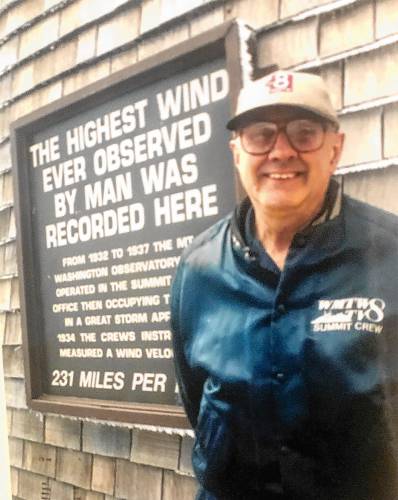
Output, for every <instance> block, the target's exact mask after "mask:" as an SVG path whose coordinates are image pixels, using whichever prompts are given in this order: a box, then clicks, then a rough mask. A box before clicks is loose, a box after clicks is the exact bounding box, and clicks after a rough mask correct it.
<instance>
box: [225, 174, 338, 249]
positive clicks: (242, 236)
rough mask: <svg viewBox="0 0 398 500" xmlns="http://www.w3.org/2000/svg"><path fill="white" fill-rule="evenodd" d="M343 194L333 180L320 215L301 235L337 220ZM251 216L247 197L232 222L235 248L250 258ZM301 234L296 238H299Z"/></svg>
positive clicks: (252, 213) (249, 202)
mask: <svg viewBox="0 0 398 500" xmlns="http://www.w3.org/2000/svg"><path fill="white" fill-rule="evenodd" d="M342 194H343V193H342V186H341V184H340V183H339V182H337V181H336V180H335V179H331V181H330V184H329V187H328V190H327V193H326V196H325V201H324V204H323V207H322V209H321V211H320V213H319V214H318V215H317V216H316V217H315V219H314V220H313V221H311V223H310V224H309V225H308V226H307V227H306V228H304V229H303V230H302V231H301V232H300V233H299V234H300V235H303V236H309V235H310V234H311V233H312V232H313V230H314V228H315V227H316V226H320V225H321V224H324V223H325V222H328V221H331V220H333V219H335V218H337V217H338V216H339V215H340V213H341V208H342ZM251 216H253V217H254V211H253V206H252V204H251V201H250V200H249V198H248V197H246V198H245V199H244V200H243V201H242V202H241V203H240V204H239V205H238V206H237V207H236V208H235V211H234V213H233V217H232V221H231V233H232V242H233V244H234V246H235V247H238V248H242V249H243V250H244V251H245V253H247V254H248V255H249V256H250V245H249V239H248V238H247V230H246V228H247V227H248V226H249V225H250V224H248V218H249V217H251ZM299 234H298V235H296V236H299Z"/></svg>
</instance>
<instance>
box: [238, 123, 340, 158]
mask: <svg viewBox="0 0 398 500" xmlns="http://www.w3.org/2000/svg"><path fill="white" fill-rule="evenodd" d="M301 121H305V122H310V123H315V124H316V125H320V126H321V128H322V132H323V133H322V138H321V141H320V144H319V145H317V146H316V147H314V148H309V149H308V148H304V149H299V148H297V147H296V146H295V145H294V144H293V143H292V141H291V139H290V137H289V134H288V131H287V127H288V126H289V125H290V124H291V123H294V122H301ZM259 123H264V124H270V125H272V126H276V134H275V138H274V140H273V142H272V143H271V145H270V146H269V148H267V149H265V150H264V151H261V152H252V151H249V150H248V149H247V144H245V140H244V132H245V130H246V129H248V128H249V127H251V126H253V125H257V124H259ZM329 129H331V130H332V131H334V132H337V130H338V128H337V126H336V125H335V124H334V123H332V122H329V121H324V120H315V119H313V118H294V119H293V120H289V121H288V122H286V123H285V124H283V125H279V124H278V123H276V122H272V121H265V120H264V121H258V122H255V123H252V124H250V125H247V126H246V127H242V128H241V129H240V130H239V131H238V135H239V138H240V142H241V144H242V148H243V150H244V151H245V152H246V153H248V154H249V155H252V156H262V155H265V154H268V153H269V152H270V151H272V149H273V148H274V146H275V144H276V141H277V140H278V137H279V134H280V133H281V132H283V133H284V134H285V137H286V139H287V141H288V143H289V144H290V146H291V147H292V148H293V149H294V151H296V152H297V153H313V152H315V151H318V150H319V149H321V147H322V146H323V145H324V143H325V135H326V132H327V131H328V130H329Z"/></svg>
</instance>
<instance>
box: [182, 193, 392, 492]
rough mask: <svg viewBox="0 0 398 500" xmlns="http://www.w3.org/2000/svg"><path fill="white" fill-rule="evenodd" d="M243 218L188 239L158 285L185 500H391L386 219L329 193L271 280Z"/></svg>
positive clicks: (240, 214) (240, 213)
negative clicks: (187, 453)
mask: <svg viewBox="0 0 398 500" xmlns="http://www.w3.org/2000/svg"><path fill="white" fill-rule="evenodd" d="M250 209H251V207H250V203H249V202H248V201H244V202H243V203H242V204H241V205H240V206H239V207H238V208H237V210H236V211H235V213H234V214H231V216H229V217H227V218H225V219H223V220H221V221H220V222H219V223H217V224H216V225H215V226H213V227H211V228H210V229H209V230H207V231H206V232H205V233H203V234H202V235H200V236H199V237H198V238H196V239H195V240H194V243H193V244H192V246H191V247H190V248H189V249H187V251H186V252H185V253H184V254H183V256H182V258H181V262H180V265H179V268H178V270H177V274H176V276H175V280H174V284H173V289H172V329H173V338H174V350H175V361H176V371H177V377H178V381H179V387H180V393H181V396H182V401H183V403H184V406H185V409H186V412H187V415H188V418H189V420H190V422H191V424H192V426H193V428H194V430H195V436H196V439H195V444H194V449H193V456H192V460H193V466H194V470H195V473H196V475H197V478H198V480H199V483H200V492H199V495H198V498H200V499H201V500H202V499H206V500H210V499H211V500H215V499H217V500H221V499H223V500H229V499H243V500H249V499H262V500H263V499H265V500H267V499H291V500H311V499H313V500H315V499H316V500H323V499H324V500H397V499H398V485H397V483H398V481H397V479H398V469H397V458H398V440H397V435H398V392H397V391H398V231H397V228H398V224H397V220H398V219H397V218H396V217H395V216H393V215H391V214H388V213H386V212H383V211H381V210H378V209H375V208H373V207H370V206H369V205H366V204H364V203H361V202H358V201H355V200H353V199H350V198H348V197H343V200H342V207H341V211H340V213H339V215H337V216H336V217H334V218H333V219H331V220H328V221H326V222H324V223H321V224H318V225H316V226H311V227H310V228H308V229H307V230H306V231H305V232H303V233H301V234H297V235H296V237H295V238H294V240H293V242H292V245H291V248H290V251H289V254H288V257H287V260H286V263H285V267H284V269H283V271H282V272H280V271H279V270H278V269H277V268H276V266H275V265H272V262H271V261H270V260H269V261H267V259H264V255H263V256H261V255H260V253H261V252H258V251H257V250H256V248H255V245H253V244H251V245H249V244H248V241H247V238H246V233H247V231H246V230H245V224H246V221H247V214H248V211H249V210H250Z"/></svg>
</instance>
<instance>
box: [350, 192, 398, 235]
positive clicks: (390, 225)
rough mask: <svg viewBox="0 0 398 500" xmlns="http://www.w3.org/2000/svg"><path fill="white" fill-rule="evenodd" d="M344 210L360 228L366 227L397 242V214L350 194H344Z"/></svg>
mask: <svg viewBox="0 0 398 500" xmlns="http://www.w3.org/2000/svg"><path fill="white" fill-rule="evenodd" d="M345 210H346V214H347V216H348V218H352V219H353V220H355V223H356V225H358V226H359V228H360V229H361V230H364V229H368V230H371V231H372V233H377V234H380V236H381V237H389V238H391V239H393V240H395V241H397V242H398V216H397V215H395V214H393V213H391V212H387V211H386V210H383V209H381V208H377V207H375V206H373V205H370V204H368V203H365V202H363V201H359V200H356V199H354V198H351V197H350V196H345Z"/></svg>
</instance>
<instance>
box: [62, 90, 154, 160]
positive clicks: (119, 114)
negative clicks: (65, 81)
mask: <svg viewBox="0 0 398 500" xmlns="http://www.w3.org/2000/svg"><path fill="white" fill-rule="evenodd" d="M147 105H148V100H147V99H143V100H141V101H138V102H136V103H134V104H128V105H127V106H124V107H123V108H122V109H116V110H114V111H112V112H110V113H107V114H105V115H104V116H102V117H99V118H96V119H95V120H89V121H87V122H86V123H84V124H83V125H79V126H78V127H74V128H72V129H70V130H67V132H66V149H67V152H68V155H71V154H74V153H78V152H80V151H82V150H83V149H86V148H93V147H94V146H97V145H99V144H102V143H103V142H106V141H110V140H112V139H116V138H118V137H120V136H122V135H123V134H130V133H131V132H134V130H136V128H144V127H145V126H146V116H145V111H146V107H147Z"/></svg>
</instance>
